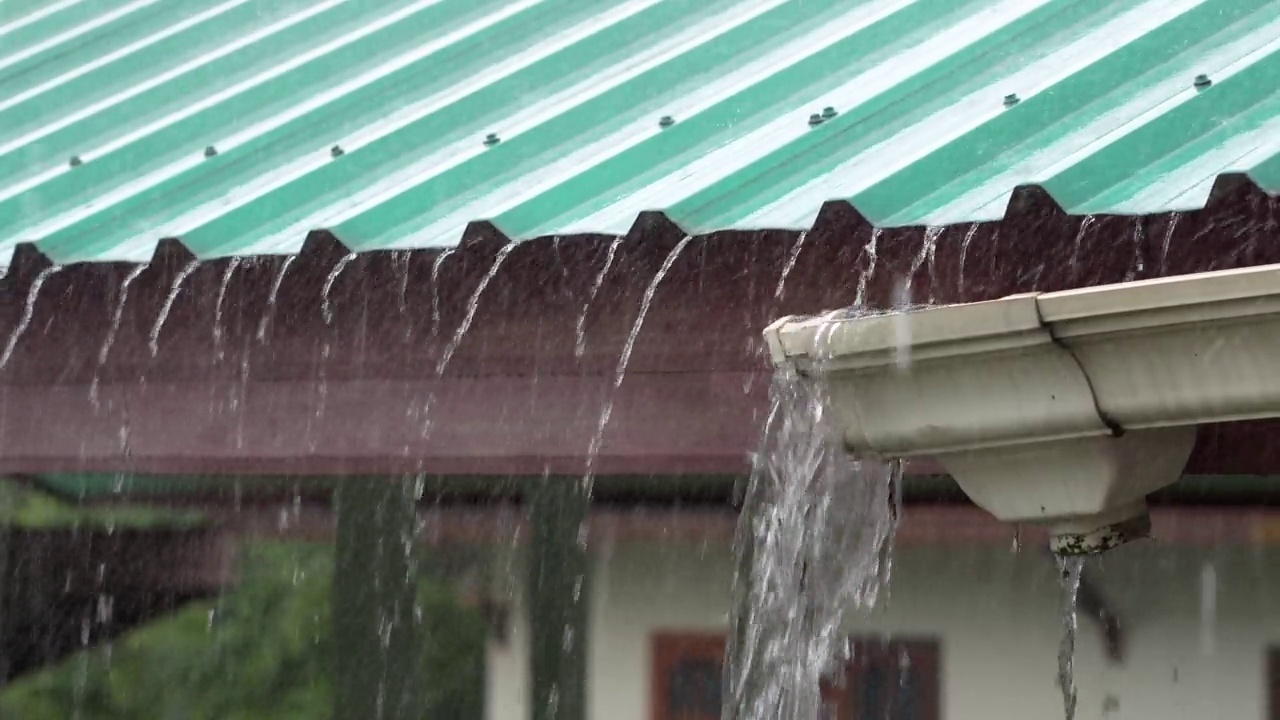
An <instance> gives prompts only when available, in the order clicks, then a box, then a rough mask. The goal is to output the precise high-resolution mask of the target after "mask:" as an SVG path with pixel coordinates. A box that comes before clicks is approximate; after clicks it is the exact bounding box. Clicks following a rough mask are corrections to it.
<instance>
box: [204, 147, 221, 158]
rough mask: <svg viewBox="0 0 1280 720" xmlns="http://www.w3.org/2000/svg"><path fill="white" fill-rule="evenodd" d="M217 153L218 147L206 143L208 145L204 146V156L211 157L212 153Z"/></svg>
mask: <svg viewBox="0 0 1280 720" xmlns="http://www.w3.org/2000/svg"><path fill="white" fill-rule="evenodd" d="M217 154H218V148H216V147H214V146H212V145H208V146H206V147H205V149H204V156H205V157H207V158H211V157H213V156H214V155H217Z"/></svg>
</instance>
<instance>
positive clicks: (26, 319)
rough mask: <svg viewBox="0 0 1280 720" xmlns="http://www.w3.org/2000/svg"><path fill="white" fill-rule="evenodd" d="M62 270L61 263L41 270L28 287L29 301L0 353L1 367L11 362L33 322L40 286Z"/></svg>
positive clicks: (23, 307)
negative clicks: (10, 359) (24, 334)
mask: <svg viewBox="0 0 1280 720" xmlns="http://www.w3.org/2000/svg"><path fill="white" fill-rule="evenodd" d="M60 270H62V266H61V265H50V266H49V267H47V268H45V269H43V270H41V271H40V273H39V274H37V275H36V277H35V279H34V280H32V281H31V287H30V288H28V289H27V301H26V303H25V304H24V305H23V306H22V317H21V319H19V320H18V325H17V327H15V328H14V329H13V332H12V333H10V334H9V342H8V344H7V345H5V348H4V354H3V355H0V369H4V368H5V367H6V366H7V365H8V364H9V358H11V357H13V351H14V349H15V348H17V347H18V341H19V340H21V339H22V335H23V333H25V332H26V331H27V326H29V325H30V324H31V318H32V316H33V315H35V312H36V300H38V299H39V297H40V288H41V287H43V286H44V283H45V281H46V280H48V279H49V278H50V277H53V275H54V274H55V273H57V272H58V271H60Z"/></svg>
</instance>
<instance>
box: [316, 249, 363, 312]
mask: <svg viewBox="0 0 1280 720" xmlns="http://www.w3.org/2000/svg"><path fill="white" fill-rule="evenodd" d="M355 259H356V254H355V253H347V254H346V255H343V256H342V259H341V260H339V261H338V262H337V263H336V264H335V265H334V266H333V268H332V269H330V270H329V276H328V277H326V278H325V279H324V287H323V288H321V289H320V314H321V315H323V316H324V324H325V325H330V324H332V323H333V306H332V305H330V303H329V293H330V292H331V291H332V290H333V284H334V283H335V282H337V281H338V276H339V275H341V274H342V271H343V270H346V269H347V266H348V265H350V264H351V261H352V260H355Z"/></svg>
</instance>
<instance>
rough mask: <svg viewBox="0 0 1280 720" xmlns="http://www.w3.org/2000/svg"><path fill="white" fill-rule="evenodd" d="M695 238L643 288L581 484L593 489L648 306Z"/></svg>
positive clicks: (685, 241)
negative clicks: (596, 471) (606, 430)
mask: <svg viewBox="0 0 1280 720" xmlns="http://www.w3.org/2000/svg"><path fill="white" fill-rule="evenodd" d="M691 240H693V236H692V235H686V236H684V238H683V239H681V240H680V242H678V243H676V246H675V247H673V248H671V252H669V253H667V258H666V259H665V260H663V261H662V266H661V267H659V268H658V272H657V273H655V274H654V276H653V279H652V280H650V281H649V286H648V287H647V288H645V290H644V296H643V297H642V298H641V300H640V313H639V314H638V315H636V321H635V322H634V323H632V325H631V332H630V333H628V334H627V342H626V344H624V345H623V346H622V354H621V355H620V356H618V365H617V367H615V368H614V371H613V388H612V392H611V393H610V394H609V399H608V400H606V401H605V404H604V409H603V410H601V412H600V419H599V420H598V421H597V422H596V431H595V433H594V434H593V435H592V436H591V442H590V444H588V445H587V471H586V473H585V474H584V475H583V478H582V484H583V486H584V487H585V488H586V489H587V491H588V492H590V489H591V485H592V483H593V480H594V478H595V464H596V457H597V456H598V455H599V454H600V446H601V445H602V444H603V443H604V431H605V428H606V427H608V425H609V418H610V417H611V416H612V415H613V402H614V399H615V398H616V396H617V391H618V388H620V387H622V381H623V379H625V378H626V375H627V365H628V364H629V363H630V362H631V353H632V352H633V351H634V350H635V348H636V338H638V337H640V330H641V329H642V328H643V327H644V320H645V318H646V317H647V316H648V315H649V306H650V305H652V304H653V296H654V294H655V293H657V292H658V285H660V284H662V279H663V278H664V277H666V276H667V273H668V272H669V271H670V270H671V266H672V265H674V264H675V262H676V260H677V259H678V258H679V257H680V253H682V252H684V249H685V247H687V246H688V245H689V242H690V241H691Z"/></svg>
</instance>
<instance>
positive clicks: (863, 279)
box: [853, 228, 881, 307]
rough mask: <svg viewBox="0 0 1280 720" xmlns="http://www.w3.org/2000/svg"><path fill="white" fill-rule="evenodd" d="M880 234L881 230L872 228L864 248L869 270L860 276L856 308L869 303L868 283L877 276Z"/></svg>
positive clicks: (854, 301)
mask: <svg viewBox="0 0 1280 720" xmlns="http://www.w3.org/2000/svg"><path fill="white" fill-rule="evenodd" d="M880 232H881V230H880V228H872V229H871V237H870V238H869V239H868V240H867V244H866V245H864V246H863V248H862V252H863V253H864V254H865V255H866V256H867V269H866V270H864V271H863V272H861V273H860V274H859V275H858V288H857V290H855V291H854V295H853V306H854V307H862V306H863V305H865V304H866V302H867V281H868V280H870V279H871V276H873V275H875V274H876V256H877V248H876V245H877V244H879V242H880Z"/></svg>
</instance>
